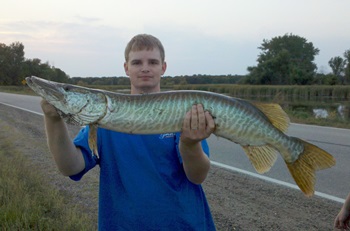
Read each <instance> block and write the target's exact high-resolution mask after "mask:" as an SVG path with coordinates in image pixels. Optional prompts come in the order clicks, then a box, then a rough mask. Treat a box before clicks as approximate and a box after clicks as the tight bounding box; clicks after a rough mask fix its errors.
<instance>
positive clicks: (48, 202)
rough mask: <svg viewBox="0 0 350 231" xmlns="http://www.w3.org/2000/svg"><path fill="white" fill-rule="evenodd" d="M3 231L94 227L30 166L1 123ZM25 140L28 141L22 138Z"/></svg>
mask: <svg viewBox="0 0 350 231" xmlns="http://www.w3.org/2000/svg"><path fill="white" fill-rule="evenodd" d="M0 127H1V133H0V166H1V167H0V230H9V231H11V230H91V227H95V224H91V219H89V217H87V215H86V214H84V213H82V212H80V211H79V210H78V208H77V207H74V206H73V207H72V206H71V205H69V206H67V202H66V201H65V198H64V195H61V194H60V193H59V192H58V191H57V190H55V189H54V188H53V187H52V186H50V185H49V183H48V182H47V181H46V179H45V178H44V174H43V173H40V172H37V170H36V169H35V168H34V169H33V167H32V166H30V161H28V160H27V159H25V157H24V155H22V154H21V153H20V152H19V151H18V150H17V149H16V147H14V145H13V144H12V142H11V140H13V139H19V138H21V137H18V134H16V135H15V134H12V131H11V129H10V127H6V125H4V124H3V123H2V122H1V121H0ZM23 138H25V137H23Z"/></svg>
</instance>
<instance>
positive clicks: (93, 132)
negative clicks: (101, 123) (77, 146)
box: [89, 124, 99, 158]
mask: <svg viewBox="0 0 350 231" xmlns="http://www.w3.org/2000/svg"><path fill="white" fill-rule="evenodd" d="M89 148H90V149H91V151H92V155H93V156H96V157H97V158H99V155H98V148H97V125H94V124H91V125H90V126H89Z"/></svg>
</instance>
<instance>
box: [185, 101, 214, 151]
mask: <svg viewBox="0 0 350 231" xmlns="http://www.w3.org/2000/svg"><path fill="white" fill-rule="evenodd" d="M214 130H215V122H214V119H213V117H212V116H211V115H210V113H209V112H208V111H204V109H203V105H202V104H197V105H193V106H192V109H191V110H190V111H188V112H187V113H186V116H185V119H184V122H183V125H182V133H181V141H182V142H183V143H185V144H187V145H190V144H195V143H198V142H200V141H201V140H203V139H206V138H208V137H209V136H210V134H211V133H213V132H214Z"/></svg>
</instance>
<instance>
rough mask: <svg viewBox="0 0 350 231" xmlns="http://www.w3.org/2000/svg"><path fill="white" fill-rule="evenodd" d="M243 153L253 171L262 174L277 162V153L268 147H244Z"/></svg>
mask: <svg viewBox="0 0 350 231" xmlns="http://www.w3.org/2000/svg"><path fill="white" fill-rule="evenodd" d="M243 149H244V151H245V153H246V154H247V156H248V157H249V160H250V162H251V163H252V165H253V166H254V168H255V170H256V171H257V172H258V173H260V174H262V173H265V172H268V171H269V170H270V168H271V167H272V166H273V165H274V163H275V162H276V160H277V151H276V150H275V149H274V148H272V147H270V146H267V145H266V146H244V147H243Z"/></svg>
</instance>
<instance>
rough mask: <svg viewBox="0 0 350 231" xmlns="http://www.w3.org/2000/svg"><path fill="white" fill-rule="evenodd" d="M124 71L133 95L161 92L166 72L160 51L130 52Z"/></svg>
mask: <svg viewBox="0 0 350 231" xmlns="http://www.w3.org/2000/svg"><path fill="white" fill-rule="evenodd" d="M124 69H125V73H126V75H127V76H129V78H130V82H131V94H143V93H151V92H159V91H160V78H161V76H162V75H163V74H164V72H165V70H166V63H165V62H164V63H163V62H162V60H161V57H160V52H159V49H157V48H154V49H152V50H146V49H145V50H140V51H130V53H129V61H128V62H125V63H124Z"/></svg>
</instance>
